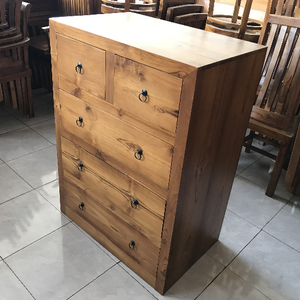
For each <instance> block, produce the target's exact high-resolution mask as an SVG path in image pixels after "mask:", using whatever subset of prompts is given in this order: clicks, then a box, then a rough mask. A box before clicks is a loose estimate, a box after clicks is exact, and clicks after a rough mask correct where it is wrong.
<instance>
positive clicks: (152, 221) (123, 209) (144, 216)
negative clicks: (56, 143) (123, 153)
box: [62, 138, 165, 247]
mask: <svg viewBox="0 0 300 300" xmlns="http://www.w3.org/2000/svg"><path fill="white" fill-rule="evenodd" d="M62 155H63V169H64V176H65V177H66V178H67V179H68V180H70V181H71V182H73V183H74V184H76V185H77V186H78V187H80V188H82V189H83V190H85V191H86V193H88V194H90V195H91V196H93V197H94V198H97V199H99V201H100V202H101V203H102V204H103V205H105V206H106V207H109V209H110V210H112V211H113V212H114V213H115V214H117V215H118V216H119V217H121V218H123V219H124V220H125V221H126V222H127V223H129V224H130V225H131V226H133V227H134V228H136V229H137V230H138V231H140V232H141V233H142V234H144V235H145V236H148V237H149V238H150V240H151V241H152V242H153V243H154V244H155V245H156V246H157V247H159V246H160V243H161V238H160V236H161V231H162V224H163V222H162V221H163V217H164V212H165V201H164V199H162V198H160V197H158V196H157V195H155V194H154V193H152V192H151V191H149V190H148V189H146V188H144V187H143V186H142V185H140V184H138V183H136V182H135V181H133V180H131V179H130V178H129V177H128V176H125V175H124V174H122V173H120V172H119V171H117V170H116V169H114V168H112V167H111V166H110V165H108V164H106V163H104V162H103V161H101V160H99V159H98V158H96V157H95V156H93V155H91V154H89V153H88V152H87V151H85V150H83V149H82V148H80V147H77V146H76V145H75V144H73V143H72V142H70V141H69V140H67V139H65V138H62ZM80 163H81V164H82V165H83V166H82V167H80V168H79V167H78V165H79V164H80ZM134 199H135V200H137V201H138V204H137V205H135V204H134V203H132V202H133V200H134Z"/></svg>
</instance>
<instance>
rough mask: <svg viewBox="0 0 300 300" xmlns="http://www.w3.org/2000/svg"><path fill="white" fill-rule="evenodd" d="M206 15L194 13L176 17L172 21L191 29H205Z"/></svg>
mask: <svg viewBox="0 0 300 300" xmlns="http://www.w3.org/2000/svg"><path fill="white" fill-rule="evenodd" d="M206 19H207V14H206V13H194V14H186V15H182V16H177V17H175V19H174V22H175V23H179V24H182V25H186V26H189V27H193V28H198V29H203V30H204V29H205V24H206Z"/></svg>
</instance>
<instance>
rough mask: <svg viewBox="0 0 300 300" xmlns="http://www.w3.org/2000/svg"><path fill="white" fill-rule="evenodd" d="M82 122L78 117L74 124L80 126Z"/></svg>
mask: <svg viewBox="0 0 300 300" xmlns="http://www.w3.org/2000/svg"><path fill="white" fill-rule="evenodd" d="M82 123H83V119H82V118H81V117H79V118H78V119H77V120H76V124H77V126H78V127H81V126H82Z"/></svg>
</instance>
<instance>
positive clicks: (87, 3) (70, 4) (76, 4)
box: [58, 0, 101, 16]
mask: <svg viewBox="0 0 300 300" xmlns="http://www.w3.org/2000/svg"><path fill="white" fill-rule="evenodd" d="M58 6H59V11H60V13H61V14H62V15H65V16H74V15H90V14H94V13H99V12H100V6H101V1H100V0H58Z"/></svg>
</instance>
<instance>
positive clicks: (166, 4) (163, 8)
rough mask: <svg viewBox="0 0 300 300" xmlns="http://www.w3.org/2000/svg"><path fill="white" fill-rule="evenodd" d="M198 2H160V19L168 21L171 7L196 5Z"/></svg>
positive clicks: (180, 0) (175, 0)
mask: <svg viewBox="0 0 300 300" xmlns="http://www.w3.org/2000/svg"><path fill="white" fill-rule="evenodd" d="M195 3H196V0H160V2H159V9H158V17H159V18H160V19H163V20H166V16H167V10H168V8H169V7H174V6H179V5H186V4H195Z"/></svg>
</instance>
